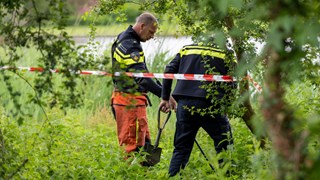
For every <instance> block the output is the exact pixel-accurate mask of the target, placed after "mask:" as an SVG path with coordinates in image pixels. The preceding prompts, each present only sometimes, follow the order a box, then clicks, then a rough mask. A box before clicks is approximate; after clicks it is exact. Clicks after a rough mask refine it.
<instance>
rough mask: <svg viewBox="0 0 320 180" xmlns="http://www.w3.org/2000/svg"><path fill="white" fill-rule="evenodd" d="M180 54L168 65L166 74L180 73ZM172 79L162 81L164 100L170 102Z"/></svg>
mask: <svg viewBox="0 0 320 180" xmlns="http://www.w3.org/2000/svg"><path fill="white" fill-rule="evenodd" d="M180 59H181V57H180V53H178V54H177V55H176V57H175V58H174V59H173V60H172V61H171V62H170V63H169V64H168V65H166V68H165V70H164V73H178V72H179V65H180ZM171 86H172V79H163V80H162V93H161V97H162V99H163V100H169V98H170V93H171Z"/></svg>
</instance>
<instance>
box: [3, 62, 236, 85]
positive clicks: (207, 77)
mask: <svg viewBox="0 0 320 180" xmlns="http://www.w3.org/2000/svg"><path fill="white" fill-rule="evenodd" d="M8 69H15V70H20V71H30V72H43V71H44V69H43V68H41V67H11V66H2V67H0V70H8ZM50 71H51V72H52V73H60V72H61V71H59V70H58V69H52V70H50ZM75 73H76V74H83V75H96V76H121V75H123V74H126V75H127V76H130V77H144V78H159V79H179V80H198V81H221V82H232V81H237V80H236V79H235V78H234V77H232V76H228V75H212V74H211V75H210V74H170V73H133V72H123V73H122V72H115V73H108V72H104V71H91V70H81V71H78V72H75Z"/></svg>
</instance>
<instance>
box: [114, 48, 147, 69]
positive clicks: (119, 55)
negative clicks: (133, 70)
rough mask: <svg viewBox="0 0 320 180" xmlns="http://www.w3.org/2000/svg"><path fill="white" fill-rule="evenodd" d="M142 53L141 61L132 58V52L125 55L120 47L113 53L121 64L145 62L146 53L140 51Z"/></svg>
mask: <svg viewBox="0 0 320 180" xmlns="http://www.w3.org/2000/svg"><path fill="white" fill-rule="evenodd" d="M139 54H140V58H139V61H138V62H137V61H134V60H133V59H132V57H131V56H130V54H128V55H125V54H123V53H122V52H121V51H120V50H119V49H118V48H116V50H115V53H114V55H113V57H114V58H115V59H116V61H118V62H119V63H120V64H124V65H126V66H128V65H131V64H135V63H143V62H144V53H143V52H139Z"/></svg>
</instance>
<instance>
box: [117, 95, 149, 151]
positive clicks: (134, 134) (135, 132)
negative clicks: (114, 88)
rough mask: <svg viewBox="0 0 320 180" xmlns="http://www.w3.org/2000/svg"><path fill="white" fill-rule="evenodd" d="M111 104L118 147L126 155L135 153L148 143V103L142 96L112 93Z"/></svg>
mask: <svg viewBox="0 0 320 180" xmlns="http://www.w3.org/2000/svg"><path fill="white" fill-rule="evenodd" d="M111 104H112V107H113V108H114V112H115V118H116V122H117V134H118V141H119V145H120V146H124V147H125V151H126V152H127V153H129V152H132V151H136V150H137V148H138V147H142V146H144V145H145V143H146V141H150V132H149V127H148V120H147V105H148V103H147V98H146V97H145V96H144V95H133V94H128V93H123V92H113V93H112V98H111Z"/></svg>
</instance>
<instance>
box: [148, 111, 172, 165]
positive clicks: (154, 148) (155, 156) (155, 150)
mask: <svg viewBox="0 0 320 180" xmlns="http://www.w3.org/2000/svg"><path fill="white" fill-rule="evenodd" d="M170 115H171V111H169V113H168V114H167V117H166V120H165V121H164V123H163V125H162V127H160V109H159V110H158V134H157V138H156V141H155V142H154V145H151V144H146V145H145V146H144V151H145V152H147V155H146V162H145V163H146V164H147V165H149V166H154V165H156V164H158V163H159V162H160V157H161V151H162V148H160V147H158V146H159V141H160V136H161V133H162V130H163V129H164V127H165V125H166V124H167V122H168V121H169V118H170Z"/></svg>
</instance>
